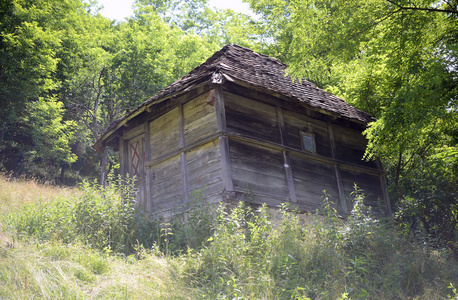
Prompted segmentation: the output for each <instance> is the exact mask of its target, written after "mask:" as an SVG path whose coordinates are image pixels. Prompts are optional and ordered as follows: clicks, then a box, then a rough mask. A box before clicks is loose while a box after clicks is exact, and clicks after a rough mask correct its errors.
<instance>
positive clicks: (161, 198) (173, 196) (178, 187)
mask: <svg viewBox="0 0 458 300" xmlns="http://www.w3.org/2000/svg"><path fill="white" fill-rule="evenodd" d="M150 173H151V197H152V209H153V211H164V210H170V209H172V208H176V207H179V206H180V205H181V204H183V192H182V191H183V190H182V185H183V182H182V179H181V161H180V156H179V155H177V156H174V157H172V158H170V159H168V160H166V161H164V162H161V163H159V164H157V165H154V166H152V167H151V169H150Z"/></svg>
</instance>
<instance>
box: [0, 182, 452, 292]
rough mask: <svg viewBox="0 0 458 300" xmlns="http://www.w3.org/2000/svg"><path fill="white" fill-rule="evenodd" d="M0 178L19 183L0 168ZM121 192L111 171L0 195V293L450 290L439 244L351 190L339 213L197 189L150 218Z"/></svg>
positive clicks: (445, 255) (448, 263) (447, 259)
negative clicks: (235, 200) (177, 210)
mask: <svg viewBox="0 0 458 300" xmlns="http://www.w3.org/2000/svg"><path fill="white" fill-rule="evenodd" d="M0 184H1V186H2V187H4V186H5V185H6V184H8V188H9V189H14V185H15V184H17V186H18V187H22V186H23V185H24V183H23V182H20V181H7V180H6V179H5V178H4V177H2V178H0ZM50 189H51V188H50ZM53 189H55V188H53ZM42 190H46V188H44V187H43V189H42ZM56 190H57V189H56ZM122 195H123V196H124V197H121V196H122ZM129 195H130V194H129V193H128V191H127V190H125V189H124V188H123V187H122V185H119V182H116V181H112V183H111V184H110V185H108V186H107V187H106V188H104V189H101V188H100V187H98V186H97V185H92V184H85V185H83V186H81V189H80V191H78V192H76V191H75V193H74V194H73V195H72V196H69V195H68V194H59V193H55V197H54V198H52V197H51V198H52V199H46V200H40V196H39V195H36V199H37V200H36V202H33V201H27V202H28V203H26V204H24V205H19V206H13V205H10V204H8V203H12V202H20V201H21V196H20V195H19V196H18V197H17V198H16V199H14V198H13V199H10V201H9V202H5V203H7V204H6V205H5V206H4V207H3V208H2V211H3V212H5V215H4V216H2V217H1V219H0V221H1V222H2V227H3V232H4V234H2V235H1V244H0V260H1V263H0V281H1V285H0V298H4V297H8V298H13V299H26V298H35V297H43V298H60V299H67V298H76V299H85V298H91V299H92V298H110V299H112V298H114V299H126V298H129V299H130V298H155V299H196V298H203V297H205V298H208V299H234V298H235V299H308V298H310V299H408V298H415V299H447V298H453V297H454V298H456V297H457V294H456V291H455V290H454V287H456V286H457V278H458V263H457V261H456V260H455V259H453V258H452V256H451V253H450V252H449V250H448V249H446V248H434V247H431V246H430V245H428V244H427V243H426V244H425V243H417V242H416V241H415V240H414V239H412V238H411V236H408V235H405V234H403V232H404V231H399V230H398V228H397V227H396V225H395V224H394V223H393V222H391V221H389V220H377V219H375V218H373V216H371V212H370V211H369V210H368V208H367V207H365V206H364V204H363V200H364V195H363V194H362V193H361V192H360V191H356V192H355V194H354V198H355V199H354V208H353V211H352V214H351V215H350V216H349V218H348V219H347V220H342V219H341V218H339V216H338V215H337V212H336V210H335V209H334V207H333V204H332V202H331V199H329V197H326V196H324V198H323V203H324V204H323V208H322V210H321V211H320V212H319V214H310V215H302V214H298V213H296V212H294V211H292V210H291V209H290V207H288V206H287V205H283V206H282V207H281V208H280V209H279V210H269V209H268V208H267V207H266V206H262V207H259V208H257V209H256V210H255V209H254V208H251V207H248V206H245V205H243V204H242V203H239V204H238V205H235V207H232V209H229V207H224V206H221V207H219V208H218V209H217V210H214V209H213V207H211V206H208V205H202V204H201V203H200V202H199V199H200V197H201V196H200V195H199V191H197V192H196V193H194V195H193V197H192V198H193V199H194V203H193V204H192V205H191V207H190V208H189V211H188V212H187V213H186V214H183V215H177V216H175V217H173V218H171V219H168V220H161V219H159V218H154V216H151V215H145V214H141V212H139V211H137V210H136V209H135V206H134V204H133V202H132V197H129ZM7 197H8V198H9V197H15V195H13V194H12V193H11V194H9V195H8V196H7ZM7 211H10V212H9V213H6V212H7ZM185 219H186V221H187V222H184V220H185Z"/></svg>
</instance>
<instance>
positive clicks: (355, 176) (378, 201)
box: [341, 170, 387, 212]
mask: <svg viewBox="0 0 458 300" xmlns="http://www.w3.org/2000/svg"><path fill="white" fill-rule="evenodd" d="M341 174H342V183H343V187H344V191H345V197H346V198H347V200H348V207H349V209H350V210H351V208H352V207H353V204H352V203H351V199H353V198H354V196H352V195H351V193H352V192H354V191H355V188H354V187H355V183H356V184H357V185H358V188H359V189H361V190H363V192H364V194H365V195H366V198H365V201H364V204H366V205H369V206H372V207H373V208H374V211H376V212H379V211H380V208H382V209H383V210H384V211H385V212H386V211H387V207H386V203H385V201H384V199H383V190H382V186H381V184H380V178H379V176H378V175H371V174H364V173H358V172H354V171H350V170H342V171H341Z"/></svg>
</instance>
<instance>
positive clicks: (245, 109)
mask: <svg viewBox="0 0 458 300" xmlns="http://www.w3.org/2000/svg"><path fill="white" fill-rule="evenodd" d="M223 97H224V105H225V110H226V124H227V130H228V131H229V132H233V133H238V134H243V135H247V136H250V137H253V138H256V139H261V140H266V141H271V142H274V143H281V140H280V135H279V129H278V123H277V113H276V108H275V106H272V105H268V104H264V103H261V102H259V101H255V100H253V99H249V98H245V97H242V96H238V95H235V94H232V93H228V92H224V93H223Z"/></svg>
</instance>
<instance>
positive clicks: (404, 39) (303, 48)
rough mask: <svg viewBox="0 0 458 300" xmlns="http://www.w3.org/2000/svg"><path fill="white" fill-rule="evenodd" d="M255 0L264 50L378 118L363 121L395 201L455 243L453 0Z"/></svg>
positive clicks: (414, 221)
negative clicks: (265, 40) (266, 41)
mask: <svg viewBox="0 0 458 300" xmlns="http://www.w3.org/2000/svg"><path fill="white" fill-rule="evenodd" d="M249 2H250V5H251V7H252V8H253V9H254V11H255V12H258V13H260V15H261V17H262V18H261V22H262V26H263V27H264V28H266V31H265V32H266V34H267V35H268V37H269V38H270V42H271V45H268V46H267V48H266V51H267V52H270V53H273V54H274V55H276V54H275V51H278V52H280V53H281V54H279V55H278V57H282V58H283V60H284V62H286V63H288V64H289V66H290V73H291V75H292V76H293V77H294V78H296V77H299V78H304V79H307V80H310V81H312V82H314V83H316V84H317V85H318V86H319V87H321V88H324V89H326V90H327V91H329V92H331V93H332V94H335V95H337V96H340V97H342V98H343V99H344V100H346V101H347V102H349V103H350V104H352V105H354V106H356V107H358V108H360V109H363V110H365V111H367V112H369V113H370V114H372V115H373V116H375V117H376V118H377V120H376V121H375V122H373V123H371V124H369V126H368V128H367V130H366V131H365V135H366V137H367V138H368V148H367V151H366V159H372V158H374V157H378V158H380V159H381V161H382V163H383V165H384V167H385V169H386V170H387V177H388V184H389V189H390V198H391V199H392V202H393V203H392V207H393V209H394V210H395V211H396V210H398V211H399V214H398V215H399V216H401V215H404V216H405V217H404V218H402V219H400V221H401V222H407V224H406V226H410V227H413V228H418V226H420V227H423V228H424V229H425V231H426V234H427V235H429V236H430V237H429V239H430V240H431V241H432V240H436V241H440V242H441V243H449V244H450V243H451V244H453V243H454V240H456V228H457V222H456V218H455V217H454V216H455V215H456V207H455V206H454V205H453V204H452V203H456V202H457V201H458V199H457V196H456V195H457V194H456V188H455V186H456V182H457V176H456V172H457V171H456V170H457V169H456V165H457V159H458V156H457V155H456V153H457V147H458V144H457V141H458V139H457V138H456V136H457V128H458V126H457V125H458V114H457V112H458V107H457V102H456V98H457V90H456V78H457V67H456V64H457V59H456V57H457V49H458V48H457V43H456V41H457V40H456V30H457V28H458V27H457V25H458V24H457V20H458V19H457V15H458V11H457V9H456V3H455V1H444V2H437V1H422V0H418V1H416V0H414V1H398V0H395V1H385V0H370V1H367V0H364V1H359V0H358V1H343V0H294V1H249ZM412 203H415V204H414V205H412ZM407 207H408V209H407ZM407 215H409V216H407ZM440 215H443V216H444V218H441V217H439V216H440ZM449 220H450V221H449Z"/></svg>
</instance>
